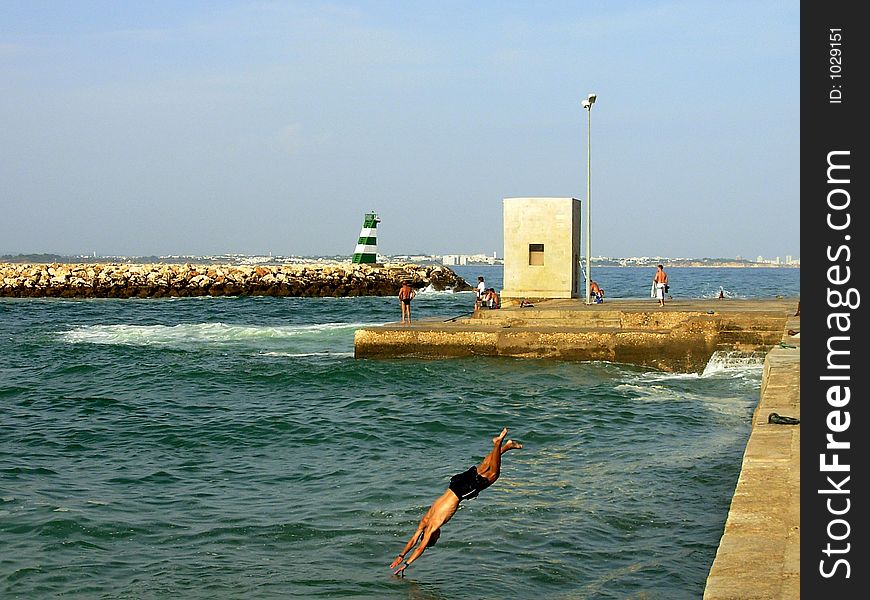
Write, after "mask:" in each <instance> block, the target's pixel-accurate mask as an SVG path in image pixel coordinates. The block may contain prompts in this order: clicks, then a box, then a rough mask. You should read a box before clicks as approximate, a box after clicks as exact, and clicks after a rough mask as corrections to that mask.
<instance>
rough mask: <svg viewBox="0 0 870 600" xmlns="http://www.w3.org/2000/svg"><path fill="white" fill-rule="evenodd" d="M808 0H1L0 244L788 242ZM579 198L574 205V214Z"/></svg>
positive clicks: (793, 247) (424, 249) (2, 249)
mask: <svg viewBox="0 0 870 600" xmlns="http://www.w3.org/2000/svg"><path fill="white" fill-rule="evenodd" d="M799 16H800V15H799V4H798V3H797V2H784V1H780V2H768V1H757V2H756V1H753V2H740V1H736V2H703V1H686V2H655V1H642V2H487V1H483V2H452V1H446V2H444V1H441V2H436V1H432V2H386V1H385V2H362V1H359V2H350V1H348V2H344V1H333V2H302V1H300V2H270V1H255V2H233V1H223V2H219V1H218V2H216V1H209V2H175V1H168V2H162V1H157V2H114V1H113V2H96V1H95V2H85V1H81V2H74V1H68V2H60V1H52V2H41V1H33V0H27V1H16V0H4V1H3V2H2V3H0V129H2V132H3V134H2V136H0V209H2V214H3V217H4V218H2V219H0V254H17V253H32V252H55V253H60V254H80V253H88V254H89V253H91V252H96V253H97V254H102V255H112V254H118V255H151V254H157V255H161V254H215V253H229V252H238V253H244V254H266V253H269V252H272V253H274V254H281V255H287V254H302V255H312V254H347V255H349V254H351V253H352V252H353V249H354V246H355V243H356V237H357V235H358V234H359V229H360V227H361V225H362V220H363V215H364V213H365V212H367V211H371V210H374V211H376V212H378V213H379V215H380V217H381V219H382V222H381V224H380V226H379V230H378V235H379V250H380V251H381V252H384V253H387V254H401V253H427V254H429V253H431V254H435V253H455V252H459V253H476V252H486V253H490V254H491V253H492V252H494V251H497V252H498V254H499V256H501V255H502V248H503V246H502V244H503V240H502V227H503V222H502V199H503V198H505V197H515V196H573V197H578V198H581V199H582V198H585V196H586V136H587V127H586V126H587V115H586V112H585V111H584V110H583V109H582V108H581V107H580V101H581V100H582V99H583V98H585V97H586V95H587V93H589V92H595V93H597V95H598V101H597V102H596V104H595V105H594V107H593V110H592V115H591V117H592V128H591V137H592V225H593V236H592V240H593V247H592V253H593V255H595V256H598V255H605V256H640V255H649V256H669V257H704V256H707V257H734V256H738V255H740V256H743V257H746V258H753V259H754V258H755V257H756V256H758V255H763V256H766V257H773V256H782V257H785V256H786V255H792V256H794V257H798V256H800V236H799V227H800V213H799V140H800V134H799V110H800V102H799V84H800V77H799V41H800V40H799ZM583 210H584V213H585V208H584V209H583Z"/></svg>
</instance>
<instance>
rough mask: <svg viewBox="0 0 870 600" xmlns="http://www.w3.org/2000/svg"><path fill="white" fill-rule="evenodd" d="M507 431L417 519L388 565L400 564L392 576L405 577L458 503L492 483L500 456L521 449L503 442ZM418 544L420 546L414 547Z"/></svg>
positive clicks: (454, 477) (438, 533) (515, 444)
mask: <svg viewBox="0 0 870 600" xmlns="http://www.w3.org/2000/svg"><path fill="white" fill-rule="evenodd" d="M507 431H508V430H507V428H504V429H502V430H501V433H500V434H498V435H497V436H496V437H494V438H492V450H491V451H490V452H489V454H487V455H486V457H485V458H484V459H483V462H481V463H480V465H479V466H477V467H471V468H470V469H468V470H467V471H465V472H464V473H458V474H456V475H454V476H453V477H451V478H450V485H449V486H448V488H447V490H446V491H445V492H444V493H443V494H441V496H440V497H439V498H438V499H437V500H435V502H433V503H432V506H431V507H429V510H428V511H426V514H425V515H423V518H422V519H420V523H419V524H418V525H417V531H415V532H414V535H412V536H411V539H409V540H408V543H407V544H405V547H404V548H403V549H402V552H401V554H398V555H397V556H396V558H395V559H394V560H393V562H392V563H390V568H391V569H394V568H395V567H396V566H398V565H399V563H401V566H400V567H399V568H398V569H396V570H395V571H394V572H393V575H402V576H404V575H405V569H406V568H408V567H409V566H411V563H413V562H414V561H415V560H417V559H418V558H420V555H421V554H423V552H425V551H426V548H428V547H429V546H434V545H435V543H436V542H437V541H438V538H439V537H441V526H442V525H444V524H445V523H446V522H447V521H449V520H450V518H451V517H452V516H453V515H454V514H456V511H457V509H458V508H459V503H460V502H462V501H463V500H468V499H471V498H475V497H476V496H477V494H479V493H480V492H481V491H482V490H484V489H486V488H488V487H489V486H491V485H492V484H493V483H495V480H496V479H498V476H499V472H500V470H501V455H502V454H504V453H505V452H507V451H508V450H513V449H515V448H516V449H518V448H522V447H523V445H522V444H520V443H519V442H515V441H513V440H507V441H506V442H504V443H502V442H503V440H504V438H505V436H506V435H507ZM418 542H419V545H418V546H417V543H418ZM414 546H417V548H416V549H415V550H414V552H413V553H412V554H411V556H409V557H408V559H407V560H406V559H405V555H406V554H408V552H410V551H411V548H413V547H414Z"/></svg>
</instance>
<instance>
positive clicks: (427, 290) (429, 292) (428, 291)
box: [417, 283, 467, 296]
mask: <svg viewBox="0 0 870 600" xmlns="http://www.w3.org/2000/svg"><path fill="white" fill-rule="evenodd" d="M466 291H467V290H466ZM462 293H464V292H454V291H453V288H447V289H444V290H436V289H435V288H434V287H433V286H432V284H431V283H430V284H429V285H427V286H426V287H424V288H421V289H419V290H417V295H418V296H420V295H422V296H453V295H454V294H462Z"/></svg>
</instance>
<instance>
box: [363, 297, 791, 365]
mask: <svg viewBox="0 0 870 600" xmlns="http://www.w3.org/2000/svg"><path fill="white" fill-rule="evenodd" d="M797 302H798V301H797V299H775V300H767V299H758V300H754V299H753V300H716V299H713V300H683V301H674V302H670V303H668V304H667V305H666V306H665V308H659V307H658V305H657V304H656V303H655V302H650V301H649V300H646V301H644V300H628V299H626V300H622V299H618V300H610V301H608V302H607V303H605V304H601V305H585V304H584V303H583V301H582V300H576V299H574V300H571V299H565V300H549V301H546V302H542V303H537V304H535V306H534V307H533V308H519V307H511V308H506V309H499V310H480V311H478V312H476V313H475V314H474V315H473V316H470V317H464V318H457V319H453V320H445V319H442V320H439V321H435V320H425V321H418V322H415V323H414V325H413V326H411V327H407V326H401V325H399V324H396V323H392V324H388V325H383V326H377V327H366V328H362V329H359V330H357V331H356V333H355V336H354V352H355V355H356V356H357V357H359V358H378V357H381V358H388V357H402V356H426V357H444V356H470V355H487V356H513V357H529V358H555V359H562V360H601V361H610V362H619V363H625V364H635V365H640V366H645V367H651V368H655V369H659V370H662V371H670V372H685V373H692V372H697V373H700V372H702V371H703V370H704V367H705V366H706V365H707V363H708V361H709V360H710V357H711V356H712V355H713V353H714V352H716V351H731V352H734V351H736V352H759V351H767V350H769V349H770V348H772V347H773V346H774V345H776V344H777V343H779V341H780V339H781V337H782V331H783V326H784V325H785V322H786V319H787V318H788V315H789V314H793V313H794V312H795V310H796V308H797Z"/></svg>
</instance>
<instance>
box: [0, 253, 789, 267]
mask: <svg viewBox="0 0 870 600" xmlns="http://www.w3.org/2000/svg"><path fill="white" fill-rule="evenodd" d="M382 258H383V263H385V264H390V263H392V264H396V263H413V264H418V265H431V266H442V267H447V268H452V267H503V266H504V262H503V260H501V259H500V260H499V261H498V262H495V263H489V262H467V263H465V264H463V265H453V264H444V263H443V262H442V261H440V260H438V257H437V255H431V256H426V257H424V256H413V257H407V256H404V255H403V256H401V257H391V256H385V257H382ZM0 263H7V264H107V263H108V264H130V265H146V264H155V263H162V264H179V265H183V264H198V265H247V266H257V265H262V266H286V267H292V266H305V265H311V264H320V265H324V266H327V265H329V266H345V265H350V264H351V257H349V256H348V257H340V256H332V257H328V256H325V257H309V256H286V257H284V256H275V257H272V256H256V255H251V256H247V255H240V254H228V255H217V256H159V257H158V256H67V255H61V254H17V255H11V254H6V255H2V256H0ZM583 263H584V265H585V259H583ZM659 263H661V264H663V265H665V266H667V267H669V268H678V267H698V268H704V269H716V268H738V269H800V262H796V263H790V264H788V263H779V264H776V263H766V262H764V263H759V262H749V261H726V260H717V259H685V258H683V259H669V258H664V257H655V258H651V259H649V260H648V261H647V262H639V261H635V260H631V259H605V260H601V261H596V260H593V261H592V266H593V267H643V268H655V266H656V265H657V264H659Z"/></svg>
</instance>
